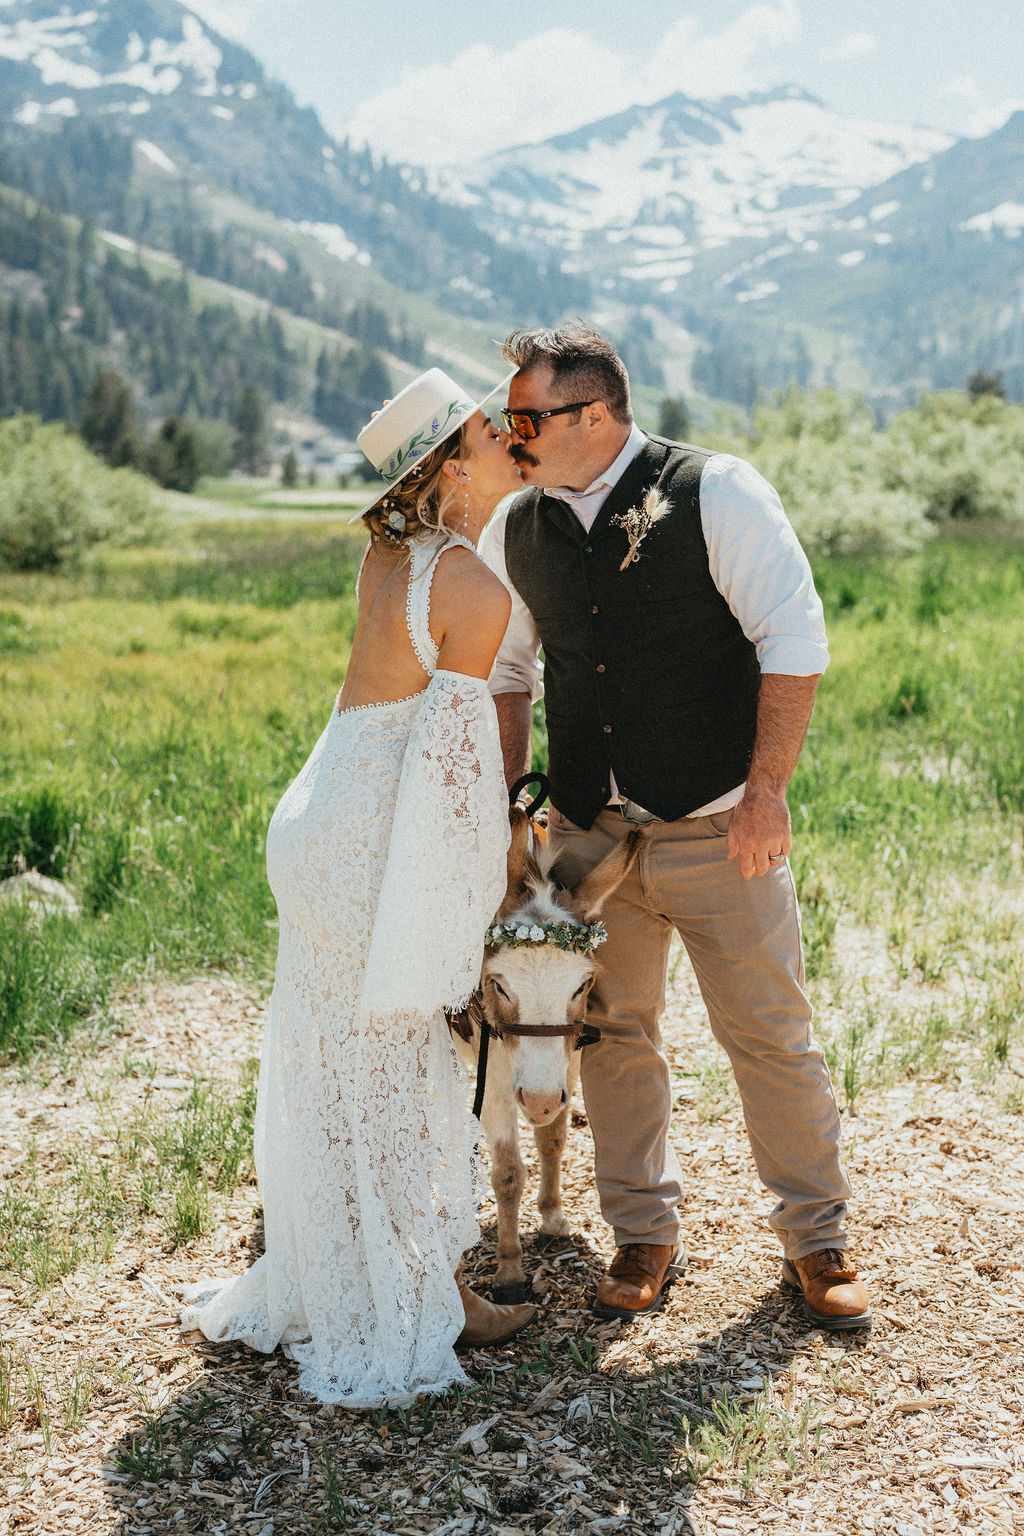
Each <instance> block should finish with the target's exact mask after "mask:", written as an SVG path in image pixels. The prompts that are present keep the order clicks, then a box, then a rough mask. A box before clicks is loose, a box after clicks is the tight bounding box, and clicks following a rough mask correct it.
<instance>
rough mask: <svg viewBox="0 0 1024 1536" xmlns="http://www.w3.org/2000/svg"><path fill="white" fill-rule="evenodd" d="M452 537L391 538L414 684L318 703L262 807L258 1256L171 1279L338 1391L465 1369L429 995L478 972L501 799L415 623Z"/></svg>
mask: <svg viewBox="0 0 1024 1536" xmlns="http://www.w3.org/2000/svg"><path fill="white" fill-rule="evenodd" d="M452 541H453V537H452V536H447V537H445V536H438V535H435V534H431V535H420V536H418V537H417V538H416V539H415V540H414V541H413V547H412V559H411V567H410V580H409V598H408V608H407V612H408V619H409V633H410V638H411V640H412V642H413V645H414V646H415V649H416V652H417V654H418V656H419V659H420V661H421V663H422V665H423V666H424V668H425V669H426V671H427V672H428V673H430V674H431V677H430V683H429V685H428V687H427V688H426V689H425V691H423V692H422V693H418V694H415V695H413V696H412V697H410V698H407V699H402V700H399V701H398V702H396V703H386V704H369V705H364V706H361V707H357V708H353V709H346V710H344V711H341V712H339V711H338V710H337V709H335V710H334V712H333V713H332V716H331V719H330V721H329V723H328V725H327V728H326V730H325V731H324V733H323V735H322V736H321V737H320V740H319V741H318V742H317V744H316V746H315V747H314V749H313V752H312V755H311V756H310V758H309V760H308V762H307V763H306V765H305V767H304V768H303V769H302V771H301V773H300V774H299V776H298V778H297V779H296V780H295V782H294V783H293V784H292V785H291V787H290V788H289V789H288V791H287V793H286V794H285V796H284V798H283V799H282V801H281V803H280V805H279V806H278V807H277V810H276V811H275V812H274V816H273V819H272V821H271V823H270V830H269V833H268V836H267V868H268V873H269V877H270V884H271V888H272V890H273V893H274V896H275V898H276V901H277V906H278V912H279V916H280V945H279V949H278V958H277V972H276V977H275V982H274V990H273V995H272V997H271V1000H270V1008H269V1014H268V1019H267V1025H266V1032H265V1036H264V1042H263V1055H262V1062H261V1067H260V1080H259V1097H258V1103H257V1110H256V1169H257V1174H258V1177H259V1184H260V1192H261V1195H262V1199H263V1211H264V1221H265V1231H266V1253H265V1254H264V1256H263V1257H262V1258H260V1259H258V1260H257V1262H256V1263H255V1264H254V1265H253V1266H252V1268H251V1269H249V1270H248V1271H247V1272H246V1273H245V1274H242V1275H240V1276H238V1277H237V1278H236V1279H233V1280H229V1281H217V1282H205V1283H202V1284H200V1285H196V1286H192V1287H190V1288H189V1290H188V1291H187V1292H186V1297H185V1299H186V1303H189V1304H188V1305H186V1307H185V1309H184V1310H183V1312H182V1316H181V1325H182V1327H183V1328H184V1329H193V1328H198V1329H201V1330H202V1332H203V1333H204V1334H206V1336H207V1337H208V1338H210V1339H215V1340H222V1339H240V1340H242V1341H243V1342H245V1343H246V1344H248V1345H251V1346H252V1347H253V1348H255V1349H260V1350H265V1351H269V1350H272V1349H274V1348H275V1347H276V1346H277V1345H278V1344H281V1345H283V1346H284V1348H285V1351H286V1352H287V1353H288V1354H289V1355H290V1356H291V1357H292V1359H294V1360H295V1361H297V1362H298V1365H299V1367H300V1372H299V1386H300V1388H301V1389H302V1390H303V1391H305V1392H307V1393H309V1394H310V1395H311V1396H313V1397H316V1398H318V1399H319V1400H320V1401H321V1402H325V1403H341V1404H344V1405H346V1406H348V1407H351V1408H365V1407H376V1406H379V1405H381V1404H383V1403H391V1404H402V1405H404V1404H407V1403H409V1402H411V1401H412V1400H413V1398H415V1397H416V1395H417V1394H418V1393H421V1392H437V1391H441V1390H443V1389H444V1388H446V1387H448V1386H450V1385H451V1384H452V1383H453V1382H456V1381H459V1382H464V1381H466V1380H467V1378H466V1376H465V1373H464V1372H463V1370H462V1368H461V1366H460V1365H459V1363H458V1360H457V1358H456V1356H455V1353H454V1351H453V1344H454V1341H455V1339H456V1337H457V1336H458V1334H459V1332H460V1330H461V1328H462V1325H463V1309H462V1303H461V1300H460V1298H459V1293H458V1288H457V1286H456V1283H455V1279H454V1275H455V1270H456V1267H457V1265H458V1262H459V1259H460V1257H461V1255H462V1254H463V1252H464V1251H465V1250H466V1248H467V1247H469V1246H470V1245H471V1244H472V1243H474V1242H475V1241H476V1240H477V1239H478V1237H479V1229H478V1226H477V1221H476V1198H475V1196H476V1158H475V1126H476V1122H475V1121H474V1120H473V1119H472V1116H471V1115H470V1112H469V1108H468V1104H467V1095H466V1090H465V1085H464V1084H463V1083H462V1082H460V1079H459V1073H458V1065H457V1059H456V1056H455V1052H454V1051H453V1049H452V1045H451V1042H450V1039H449V1035H448V1030H447V1027H446V1024H445V1020H444V1016H443V1014H442V1012H441V1009H442V1007H443V1006H444V1005H449V1006H457V1005H459V1004H461V1003H463V1002H464V1001H465V1000H466V999H467V998H468V997H469V996H470V994H471V993H472V991H473V990H474V988H475V986H476V984H477V981H478V979H479V971H480V962H481V959H482V955H483V936H484V931H485V929H486V926H487V923H488V922H489V920H490V919H491V917H492V916H493V914H494V912H495V910H496V909H497V907H498V905H499V903H500V901H501V898H502V895H503V894H504V888H505V850H506V844H507V839H508V816H507V801H506V797H505V790H504V781H503V777H502V771H501V753H500V748H499V742H498V730H497V720H496V717H495V712H494V706H493V704H492V702H491V698H490V695H489V694H488V691H487V686H486V684H485V683H483V682H481V681H480V680H479V679H477V678H473V677H467V676H465V675H464V674H462V673H457V672H447V671H444V670H438V668H437V649H436V647H435V646H434V644H433V641H432V640H431V637H430V630H429V628H428V624H427V617H428V609H429V595H430V583H431V581H432V578H433V574H434V571H435V570H436V567H437V559H438V556H439V555H440V554H441V553H442V551H443V550H444V549H445V548H447V547H449V544H450V543H451V542H452ZM458 542H464V541H461V540H458ZM470 547H471V546H470Z"/></svg>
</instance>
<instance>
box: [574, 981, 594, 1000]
mask: <svg viewBox="0 0 1024 1536" xmlns="http://www.w3.org/2000/svg"><path fill="white" fill-rule="evenodd" d="M589 986H590V977H589V976H588V977H587V979H586V981H581V982H580V984H579V986H578V987H577V988H576V991H575V992H574V993H573V997H574V998H577V997H582V996H583V994H584V992H586V991H587V989H588V988H589Z"/></svg>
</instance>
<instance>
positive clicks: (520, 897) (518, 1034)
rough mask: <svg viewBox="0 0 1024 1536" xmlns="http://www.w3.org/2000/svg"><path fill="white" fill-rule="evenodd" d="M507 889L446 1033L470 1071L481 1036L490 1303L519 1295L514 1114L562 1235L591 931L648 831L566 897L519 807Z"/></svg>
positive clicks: (597, 932) (589, 981) (598, 930)
mask: <svg viewBox="0 0 1024 1536" xmlns="http://www.w3.org/2000/svg"><path fill="white" fill-rule="evenodd" d="M510 820H511V824H512V838H511V843H510V845H509V851H508V886H507V889H506V892H505V898H504V900H503V902H502V904H501V907H500V909H499V911H498V914H497V917H496V919H495V922H494V924H493V925H492V926H491V928H490V929H489V930H488V933H487V938H486V941H485V943H486V948H485V951H484V962H483V970H482V974H481V979H480V991H479V992H478V994H477V996H476V998H475V999H474V1002H473V1004H472V1005H471V1006H470V1008H469V1009H468V1010H467V1011H466V1014H465V1015H464V1016H463V1017H462V1020H461V1023H457V1024H454V1025H453V1029H454V1032H455V1037H456V1038H455V1044H456V1046H457V1048H458V1050H459V1053H460V1055H461V1056H462V1058H463V1060H464V1061H467V1062H468V1063H469V1064H470V1065H475V1064H476V1062H477V1060H478V1057H479V1054H480V1050H481V1033H482V1030H483V1028H484V1027H485V1020H486V1026H487V1027H489V1031H490V1034H491V1036H492V1038H493V1047H492V1049H491V1050H490V1052H489V1055H488V1056H487V1057H486V1063H487V1075H486V1089H485V1092H484V1097H483V1104H482V1109H481V1114H480V1122H481V1125H482V1126H483V1129H484V1133H485V1135H486V1137H487V1142H488V1146H489V1147H490V1152H491V1185H492V1188H493V1190H494V1195H495V1199H496V1200H497V1205H498V1253H497V1269H496V1271H495V1276H494V1281H493V1284H492V1291H493V1294H494V1299H495V1301H498V1302H515V1301H522V1300H524V1299H525V1297H526V1290H527V1288H526V1275H525V1271H524V1269H523V1246H522V1243H521V1241H520V1238H519V1205H520V1201H521V1199H522V1193H523V1184H524V1177H525V1176H524V1169H523V1162H522V1158H521V1157H520V1155H519V1127H518V1115H519V1114H520V1113H521V1114H522V1115H523V1116H524V1117H525V1118H526V1120H527V1121H528V1122H529V1123H530V1125H531V1126H532V1127H533V1134H534V1139H535V1141H536V1144H537V1153H538V1157H539V1161H540V1193H539V1195H538V1199H537V1207H538V1209H539V1211H540V1216H541V1227H540V1229H541V1231H542V1232H544V1233H547V1234H549V1235H553V1236H557V1235H560V1234H562V1233H564V1232H567V1231H568V1230H569V1223H568V1222H567V1220H566V1218H565V1215H564V1213H563V1211H562V1195H561V1178H562V1153H563V1151H564V1149H565V1132H566V1122H567V1120H568V1114H569V1099H570V1096H571V1094H572V1092H573V1089H574V1088H575V1087H576V1084H577V1082H578V1081H579V1071H580V1068H579V1048H580V1046H581V1045H582V1044H584V1043H586V1042H587V1037H588V1035H589V1037H590V1038H591V1039H594V1038H596V1037H597V1032H596V1031H589V1030H588V1027H587V1025H586V1011H587V996H588V994H589V992H590V989H591V986H592V985H593V981H594V950H595V948H596V947H597V945H598V944H600V943H601V941H602V940H603V938H604V936H605V934H604V928H603V927H602V925H601V924H600V923H599V922H597V917H598V914H599V913H600V911H601V907H602V905H603V904H604V902H605V900H606V899H607V898H608V897H609V896H610V895H611V893H612V891H614V890H615V888H616V886H617V885H618V884H619V883H620V882H621V881H622V880H623V879H624V878H625V876H626V874H627V873H628V872H629V870H630V869H631V867H632V865H633V863H634V862H635V860H636V857H637V854H638V853H639V851H640V845H641V843H642V842H643V839H644V833H643V832H642V831H641V830H639V829H638V828H634V829H633V830H632V831H631V832H629V833H628V834H627V836H626V837H624V838H623V840H622V842H621V843H619V845H618V846H617V847H616V848H615V849H613V851H612V852H611V853H610V854H608V856H607V857H606V858H605V859H603V860H602V861H601V863H600V864H598V865H597V867H596V868H595V869H593V870H592V871H591V872H590V874H588V875H587V876H585V878H584V879H583V880H582V881H581V882H580V884H579V885H578V886H577V887H576V889H575V890H573V891H562V890H560V889H559V887H558V886H557V884H556V883H555V880H554V879H553V877H552V875H551V873H550V870H549V869H548V868H547V867H546V865H541V864H538V862H537V861H536V860H535V859H534V857H533V856H532V855H531V853H530V852H529V841H530V823H529V819H528V817H527V815H526V813H525V811H524V810H523V809H522V807H521V806H514V807H513V809H512V811H511V812H510Z"/></svg>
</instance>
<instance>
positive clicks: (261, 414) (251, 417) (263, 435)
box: [233, 384, 267, 475]
mask: <svg viewBox="0 0 1024 1536" xmlns="http://www.w3.org/2000/svg"><path fill="white" fill-rule="evenodd" d="M233 425H234V428H235V467H236V468H237V469H240V470H242V472H243V473H244V474H247V475H258V474H260V473H262V471H263V470H264V469H265V468H266V465H267V406H266V401H265V400H264V398H263V391H262V390H261V389H259V388H258V387H257V386H256V385H255V384H244V385H243V386H242V393H241V395H240V396H239V397H238V405H237V407H236V408H235V416H234V423H233Z"/></svg>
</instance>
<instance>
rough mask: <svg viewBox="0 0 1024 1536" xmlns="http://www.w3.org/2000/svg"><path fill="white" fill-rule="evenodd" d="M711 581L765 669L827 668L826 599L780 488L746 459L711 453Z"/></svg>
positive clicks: (704, 487) (707, 528)
mask: <svg viewBox="0 0 1024 1536" xmlns="http://www.w3.org/2000/svg"><path fill="white" fill-rule="evenodd" d="M700 511H701V524H702V527H703V530H704V541H705V543H706V544H707V549H708V565H709V569H710V571H711V578H712V580H713V581H714V583H715V585H716V586H717V588H718V590H719V591H720V592H721V594H722V596H723V597H724V598H725V600H726V602H727V603H728V604H729V607H730V608H731V610H732V612H733V615H734V616H735V618H736V620H737V622H738V623H739V625H740V627H741V628H742V630H743V633H744V634H745V635H746V637H747V639H748V640H750V641H751V642H752V643H753V645H754V646H755V647H756V648H757V659H758V664H759V665H760V668H761V671H762V672H782V673H787V674H788V675H790V676H793V677H812V676H815V675H817V674H818V673H820V672H824V670H825V668H826V667H827V666H828V661H829V655H828V640H827V638H826V635H825V615H824V612H823V610H822V606H821V599H820V598H819V596H818V594H817V592H816V591H815V588H814V578H813V576H812V575H811V567H810V565H809V563H808V560H807V556H806V555H805V554H804V552H803V549H802V548H801V546H800V541H799V539H798V538H797V536H796V534H795V533H794V531H793V527H792V524H791V523H790V521H789V518H788V517H787V516H786V514H785V512H784V510H783V507H782V502H781V501H780V499H779V495H778V492H777V491H776V490H775V488H774V487H773V486H771V485H769V483H768V481H767V480H766V479H765V478H764V476H763V475H761V474H759V473H758V471H757V470H756V469H755V468H754V467H753V465H752V464H748V463H747V462H746V461H745V460H744V459H738V458H735V457H733V455H732V454H725V453H718V454H713V455H712V457H711V458H710V459H708V461H707V463H706V464H705V466H704V471H703V474H702V475H701V482H700Z"/></svg>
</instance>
